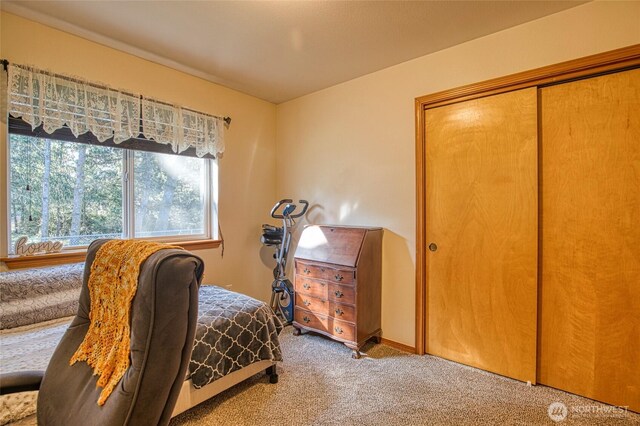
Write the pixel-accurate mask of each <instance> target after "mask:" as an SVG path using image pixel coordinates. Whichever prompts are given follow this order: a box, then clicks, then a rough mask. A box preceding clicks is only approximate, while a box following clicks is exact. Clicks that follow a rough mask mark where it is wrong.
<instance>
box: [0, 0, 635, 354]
mask: <svg viewBox="0 0 640 426" xmlns="http://www.w3.org/2000/svg"><path fill="white" fill-rule="evenodd" d="M639 21H640V2H595V3H588V4H586V5H583V6H579V7H577V8H574V9H570V10H568V11H565V12H561V13H559V14H556V15H552V16H549V17H546V18H542V19H540V20H537V21H534V22H530V23H527V24H524V25H521V26H518V27H515V28H512V29H509V30H505V31H502V32H499V33H496V34H493V35H490V36H487V37H483V38H480V39H477V40H474V41H471V42H468V43H465V44H462V45H459V46H455V47H453V48H449V49H446V50H443V51H440V52H437V53H434V54H431V55H427V56H424V57H421V58H418V59H415V60H412V61H409V62H405V63H403V64H400V65H397V66H394V67H391V68H387V69H385V70H382V71H379V72H376V73H373V74H369V75H367V76H364V77H361V78H358V79H355V80H352V81H349V82H346V83H343V84H340V85H337V86H334V87H331V88H328V89H325V90H322V91H320V92H316V93H314V94H311V95H308V96H305V97H302V98H299V99H296V100H293V101H290V102H287V103H284V104H281V105H279V106H278V107H277V108H276V107H275V106H274V105H272V104H270V103H268V102H264V101H261V100H258V99H256V98H253V97H251V96H247V95H244V94H241V93H239V92H236V91H233V90H230V89H226V88H224V87H221V86H219V85H215V84H212V83H209V82H206V81H204V80H201V79H198V78H196V77H192V76H189V75H187V74H184V73H181V72H178V71H175V70H172V69H169V68H167V67H164V66H161V65H157V64H154V63H152V62H149V61H146V60H143V59H140V58H137V57H135V56H132V55H129V54H125V53H122V52H120V51H117V50H114V49H111V48H108V47H105V46H102V45H100V44H96V43H93V42H89V41H87V40H84V39H81V38H79V37H75V36H72V35H69V34H67V33H64V32H61V31H57V30H54V29H51V28H49V27H46V26H42V25H40V24H37V23H34V22H31V21H28V20H24V19H22V18H19V17H16V16H14V15H11V14H7V13H2V15H1V21H0V25H1V29H0V31H1V32H0V37H1V39H0V56H1V57H2V58H7V59H9V61H12V62H16V63H23V64H31V65H35V66H38V67H41V68H47V69H50V70H52V71H55V72H59V73H67V74H75V75H79V76H82V77H84V78H87V79H90V80H94V81H100V82H104V83H108V84H109V85H111V86H113V87H116V88H121V89H127V90H131V91H136V92H139V93H142V94H145V95H149V96H153V97H156V98H159V99H163V100H166V101H170V102H175V103H178V104H182V105H185V106H188V107H191V108H194V109H197V110H202V111H205V112H209V113H213V114H219V115H230V116H231V117H233V124H232V126H231V129H230V130H229V132H228V138H227V153H226V154H225V156H224V158H223V159H222V160H221V162H220V187H221V191H220V217H221V224H222V227H223V232H224V236H225V241H226V250H225V257H224V259H220V256H219V255H220V251H219V250H205V251H202V252H200V253H199V254H200V255H201V256H203V257H204V258H205V261H206V265H207V273H206V282H211V283H219V284H232V285H233V289H234V290H237V291H241V292H244V293H247V294H250V295H253V296H257V297H259V298H262V299H266V298H267V297H268V293H269V282H270V266H271V262H272V260H271V259H270V250H268V249H265V248H263V247H262V246H261V245H260V243H259V240H258V238H259V234H260V224H261V223H263V222H265V221H266V220H267V213H268V210H269V208H270V207H271V205H272V203H273V202H274V199H275V198H276V197H278V198H283V197H293V198H307V199H308V200H310V201H311V202H312V203H314V207H313V208H312V209H311V211H310V213H309V215H308V218H307V221H308V222H311V223H335V224H354V225H378V226H383V227H385V237H384V248H383V250H384V253H383V280H384V282H383V330H384V335H385V337H386V338H389V339H391V340H395V341H398V342H401V343H404V344H408V345H413V343H414V305H415V300H414V286H415V283H414V271H415V181H414V179H415V177H414V176H415V158H414V157H415V156H414V149H415V145H414V144H415V141H414V109H413V108H414V98H415V97H418V96H422V95H425V94H428V93H433V92H436V91H440V90H445V89H448V88H452V87H456V86H460V85H463V84H468V83H474V82H477V81H481V80H486V79H489V78H493V77H498V76H502V75H507V74H511V73H514V72H518V71H523V70H527V69H532V68H537V67H540V66H544V65H548V64H553V63H557V62H561V61H564V60H569V59H573V58H578V57H581V56H586V55H590V54H594V53H598V52H603V51H607V50H612V49H615V48H618V47H623V46H627V45H631V44H635V43H640V28H639V26H638V25H637V23H638V22H639ZM0 121H1V120H0ZM5 134H6V126H5V124H4V122H3V123H2V124H1V125H0V165H1V166H2V169H0V170H2V173H0V175H4V174H5V164H6V157H5V148H6V137H5ZM276 139H277V143H276ZM276 153H277V157H276ZM5 186H6V185H5V181H4V180H2V178H0V192H2V191H4V190H5ZM2 195H4V194H2V193H0V196H2ZM0 199H2V200H5V199H6V198H4V197H2V198H0ZM5 212H6V206H4V205H2V206H0V220H1V221H2V223H4V221H5V220H6V217H5V216H6V213H5ZM0 229H2V231H0V232H4V227H0ZM0 239H1V241H5V240H6V238H5V236H4V235H1V234H0ZM265 265H268V266H265Z"/></svg>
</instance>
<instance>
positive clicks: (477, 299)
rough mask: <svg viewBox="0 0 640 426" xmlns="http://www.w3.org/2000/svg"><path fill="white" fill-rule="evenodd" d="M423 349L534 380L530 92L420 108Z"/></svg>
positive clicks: (533, 123)
mask: <svg viewBox="0 0 640 426" xmlns="http://www.w3.org/2000/svg"><path fill="white" fill-rule="evenodd" d="M424 123H425V135H426V138H425V140H426V152H425V153H426V155H425V157H426V167H425V169H426V176H425V182H424V185H425V188H426V191H425V197H426V199H425V205H426V211H425V216H426V227H425V228H426V229H425V231H426V243H427V245H428V247H429V248H428V249H427V250H426V251H425V253H426V262H427V282H428V286H427V289H428V294H427V340H426V350H427V352H428V353H430V354H433V355H437V356H440V357H443V358H447V359H450V360H453V361H457V362H461V363H463V364H467V365H471V366H474V367H478V368H482V369H484V370H488V371H492V372H495V373H498V374H502V375H505V376H508V377H513V378H515V379H518V380H522V381H531V382H535V380H536V329H537V316H536V311H537V253H538V251H537V250H538V174H537V168H538V157H537V155H538V154H537V140H538V139H537V133H538V124H537V91H536V89H535V88H529V89H523V90H518V91H513V92H509V93H503V94H499V95H494V96H488V97H484V98H480V99H474V100H469V101H465V102H459V103H455V104H451V105H446V106H442V107H438V108H433V109H427V110H426V111H424Z"/></svg>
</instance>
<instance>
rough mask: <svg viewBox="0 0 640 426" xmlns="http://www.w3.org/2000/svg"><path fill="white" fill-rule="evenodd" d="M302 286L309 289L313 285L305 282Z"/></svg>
mask: <svg viewBox="0 0 640 426" xmlns="http://www.w3.org/2000/svg"><path fill="white" fill-rule="evenodd" d="M302 287H304V288H305V290H309V289H310V288H311V286H310V285H309V283H304V284H303V285H302Z"/></svg>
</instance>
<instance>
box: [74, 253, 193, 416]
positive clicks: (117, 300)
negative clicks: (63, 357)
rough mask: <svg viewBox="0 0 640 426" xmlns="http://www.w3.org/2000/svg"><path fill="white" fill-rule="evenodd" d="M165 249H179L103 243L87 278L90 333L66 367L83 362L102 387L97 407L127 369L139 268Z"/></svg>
mask: <svg viewBox="0 0 640 426" xmlns="http://www.w3.org/2000/svg"><path fill="white" fill-rule="evenodd" d="M165 248H180V247H176V246H170V245H167V244H161V243H155V242H151V241H136V240H112V241H108V242H106V243H104V244H103V245H102V247H100V249H98V252H97V253H96V258H95V259H94V261H93V264H92V265H91V274H90V275H89V283H88V287H89V295H90V298H91V311H90V312H89V319H90V320H91V323H90V324H89V330H88V331H87V334H86V335H85V336H84V340H83V341H82V343H81V344H80V346H79V347H78V350H77V351H76V353H75V354H74V355H73V357H71V360H70V361H69V365H73V364H75V363H76V361H86V362H87V364H89V366H90V367H92V368H93V374H94V375H98V376H99V377H98V386H100V387H102V388H103V389H102V392H101V393H100V398H99V399H98V405H104V403H105V401H106V400H107V398H109V395H111V392H112V391H113V389H114V388H115V387H116V385H117V384H118V382H119V381H120V379H121V378H122V376H124V373H125V372H126V371H127V368H129V364H130V360H129V351H130V338H131V331H130V326H129V311H130V310H131V301H132V300H133V297H134V296H135V294H136V290H137V288H138V274H139V272H140V265H141V264H142V262H144V261H145V260H146V259H147V258H148V257H149V256H151V255H152V254H153V253H155V252H157V251H158V250H162V249H165Z"/></svg>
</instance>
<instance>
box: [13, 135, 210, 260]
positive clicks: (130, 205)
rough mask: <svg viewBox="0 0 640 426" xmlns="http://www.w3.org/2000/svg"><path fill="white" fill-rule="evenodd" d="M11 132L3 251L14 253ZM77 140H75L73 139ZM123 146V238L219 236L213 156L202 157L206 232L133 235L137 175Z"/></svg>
mask: <svg viewBox="0 0 640 426" xmlns="http://www.w3.org/2000/svg"><path fill="white" fill-rule="evenodd" d="M11 135H12V133H11V132H9V131H7V133H6V136H7V138H6V141H7V143H6V148H5V149H6V152H5V158H6V169H5V170H6V215H7V216H6V218H7V221H6V223H5V225H4V226H5V230H6V241H5V242H6V245H7V246H6V247H7V250H6V253H3V255H12V254H14V253H13V250H14V247H13V246H12V245H11ZM50 140H52V141H58V142H68V141H60V140H58V139H54V138H50ZM70 143H76V142H70ZM77 143H80V142H77ZM113 149H122V151H123V155H122V157H123V159H122V161H123V169H122V170H123V173H122V202H123V206H122V234H123V237H122V238H124V239H136V240H147V241H161V242H167V243H178V242H184V241H206V240H218V239H219V232H218V231H219V228H218V193H219V187H218V182H219V181H218V160H217V159H212V158H202V159H201V160H202V161H204V166H205V167H204V173H205V177H206V179H205V185H204V194H203V205H204V212H203V213H204V233H202V234H190V235H175V236H161V237H142V238H134V235H135V201H134V194H135V193H134V190H135V187H134V180H133V179H129V176H133V175H134V153H135V150H132V149H124V148H115V147H113ZM87 247H88V246H86V245H85V246H65V247H63V249H62V251H63V252H65V251H78V250H83V249H86V248H87Z"/></svg>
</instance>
